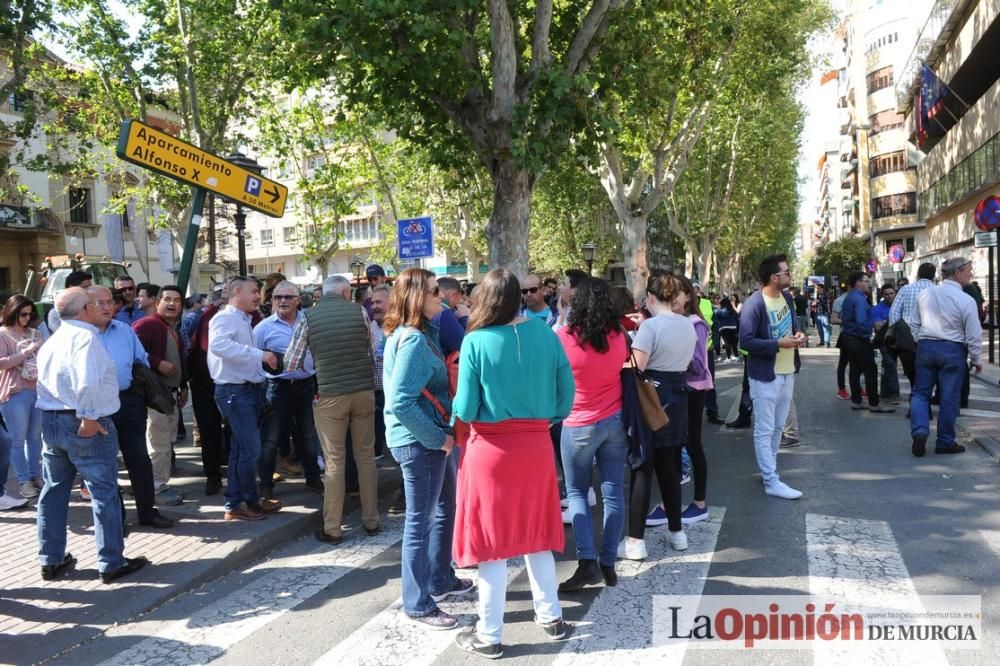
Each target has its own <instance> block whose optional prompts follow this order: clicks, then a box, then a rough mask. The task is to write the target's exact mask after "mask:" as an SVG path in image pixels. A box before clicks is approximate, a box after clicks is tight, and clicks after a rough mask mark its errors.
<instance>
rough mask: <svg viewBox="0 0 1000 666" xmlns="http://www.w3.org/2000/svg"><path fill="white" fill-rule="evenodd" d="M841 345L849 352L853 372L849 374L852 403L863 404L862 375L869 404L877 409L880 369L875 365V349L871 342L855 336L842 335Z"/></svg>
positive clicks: (848, 356)
mask: <svg viewBox="0 0 1000 666" xmlns="http://www.w3.org/2000/svg"><path fill="white" fill-rule="evenodd" d="M840 340H841V344H842V345H843V348H844V349H845V350H846V351H847V358H848V363H850V365H851V370H850V372H849V373H848V377H849V381H850V385H851V402H853V403H854V404H855V405H860V404H861V375H862V374H863V375H864V376H865V390H866V391H867V392H868V404H869V405H871V406H872V407H875V406H877V405H878V403H879V399H878V367H877V366H876V365H875V348H874V347H872V343H871V341H870V340H866V339H864V338H859V337H857V336H854V335H847V334H841V336H840Z"/></svg>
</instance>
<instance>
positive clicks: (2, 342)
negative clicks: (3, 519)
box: [0, 294, 42, 509]
mask: <svg viewBox="0 0 1000 666" xmlns="http://www.w3.org/2000/svg"><path fill="white" fill-rule="evenodd" d="M34 315H35V305H34V303H32V302H31V300H29V299H28V298H25V297H24V296H22V295H20V294H15V295H14V296H11V297H10V298H8V299H7V302H6V303H5V304H4V306H3V310H2V311H0V324H2V326H0V414H2V415H3V420H4V421H5V422H6V424H7V432H9V433H10V439H11V452H10V456H9V460H10V461H11V462H13V463H14V471H15V472H16V473H17V484H18V490H19V491H20V493H21V497H25V498H28V497H35V496H37V495H38V492H39V490H40V489H41V487H42V412H41V410H39V409H38V408H36V407H35V379H36V378H37V377H38V365H37V363H36V354H37V353H38V349H39V347H41V346H42V337H41V335H39V333H38V331H36V330H35V329H33V328H31V327H30V326H29V325H28V324H29V323H30V322H31V319H32V317H34ZM0 457H2V456H0ZM0 472H2V473H3V476H2V479H3V480H4V481H5V480H6V479H7V465H4V464H0ZM3 500H4V497H2V496H0V509H3V508H6V505H7V504H9V502H10V500H9V499H8V500H7V501H6V502H5V501H3Z"/></svg>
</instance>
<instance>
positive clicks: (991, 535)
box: [979, 530, 1000, 557]
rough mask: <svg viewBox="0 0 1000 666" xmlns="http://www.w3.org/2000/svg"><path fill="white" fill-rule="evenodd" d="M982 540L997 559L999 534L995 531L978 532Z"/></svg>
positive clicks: (999, 550)
mask: <svg viewBox="0 0 1000 666" xmlns="http://www.w3.org/2000/svg"><path fill="white" fill-rule="evenodd" d="M979 534H981V535H982V537H983V540H984V541H985V542H986V543H987V545H989V547H990V548H991V549H993V552H994V553H996V555H997V557H1000V532H997V531H996V530H980V531H979Z"/></svg>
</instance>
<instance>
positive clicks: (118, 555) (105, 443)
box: [36, 287, 148, 583]
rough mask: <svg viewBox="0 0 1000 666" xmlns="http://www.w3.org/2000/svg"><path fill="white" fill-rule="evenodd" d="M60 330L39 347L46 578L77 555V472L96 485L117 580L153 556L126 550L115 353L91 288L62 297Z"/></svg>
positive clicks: (98, 534)
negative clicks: (102, 334) (70, 549)
mask: <svg viewBox="0 0 1000 666" xmlns="http://www.w3.org/2000/svg"><path fill="white" fill-rule="evenodd" d="M55 305H56V310H57V311H58V313H59V317H60V319H61V320H62V325H61V326H60V327H59V330H58V331H56V332H55V333H53V334H52V337H51V338H50V339H49V341H48V343H47V344H45V345H43V346H42V349H41V351H39V353H38V401H37V403H36V404H37V406H38V408H39V409H41V410H42V440H43V442H44V446H45V448H44V450H43V453H42V465H43V474H44V477H45V487H44V488H43V489H42V494H41V496H40V497H39V499H38V541H39V548H38V553H39V559H40V560H41V563H42V578H43V579H44V580H53V579H55V578H57V577H58V576H59V575H60V574H62V573H63V572H64V571H66V570H67V569H69V568H71V567H72V566H73V565H74V564H75V563H76V560H75V559H74V557H73V556H72V555H71V554H70V553H67V552H66V518H67V513H68V511H69V496H70V491H71V490H72V489H73V482H74V480H75V479H76V474H77V472H79V473H80V475H81V476H82V477H83V480H84V482H85V483H86V484H87V488H88V489H89V490H90V496H91V508H92V510H93V512H94V536H95V538H96V540H97V568H98V570H99V571H100V575H101V581H102V582H104V583H111V582H113V581H115V580H117V579H119V578H121V577H122V576H125V575H128V574H130V573H132V572H134V571H138V570H139V569H141V568H142V567H144V566H145V565H146V564H148V561H147V560H146V559H145V558H143V557H137V558H126V557H125V536H124V530H123V526H122V514H121V509H120V508H119V497H118V433H117V431H116V429H115V424H114V422H113V421H112V420H111V416H112V414H114V413H115V412H117V411H118V409H119V407H120V403H119V400H118V376H117V371H116V369H115V363H114V360H112V358H111V356H110V355H109V354H108V352H107V351H106V350H105V349H104V346H103V345H102V344H101V342H100V340H99V339H98V337H97V332H98V330H97V327H96V326H95V323H96V322H97V321H98V315H97V308H96V306H95V305H93V304H91V303H90V297H89V296H88V295H87V292H86V291H85V290H83V289H81V288H79V287H72V288H70V289H67V290H66V291H64V292H63V293H61V294H60V295H59V296H58V297H57V298H56V304H55Z"/></svg>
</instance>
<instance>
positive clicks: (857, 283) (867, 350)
mask: <svg viewBox="0 0 1000 666" xmlns="http://www.w3.org/2000/svg"><path fill="white" fill-rule="evenodd" d="M847 284H848V286H850V288H851V291H850V292H848V294H847V298H846V299H844V305H843V307H842V308H841V310H840V335H841V344H842V345H843V347H844V350H845V351H846V352H847V359H848V363H850V366H851V370H850V374H849V375H848V381H849V383H850V386H851V409H864V408H865V406H864V405H863V404H862V403H861V373H864V375H865V389H866V390H867V392H868V409H869V410H871V411H873V412H893V411H895V410H894V409H893V408H892V407H886V406H884V405H881V404H879V395H878V368H877V367H876V365H875V348H874V347H872V315H871V311H872V306H871V303H869V302H868V294H869V293H871V288H872V287H871V278H869V277H868V276H867V275H866V274H864V273H862V272H861V271H855V272H853V273H851V274H850V276H848V278H847Z"/></svg>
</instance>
